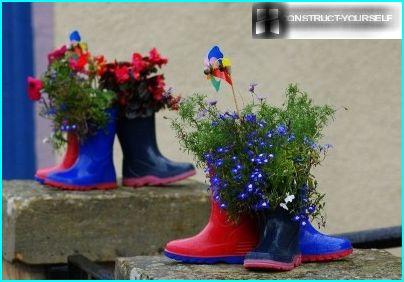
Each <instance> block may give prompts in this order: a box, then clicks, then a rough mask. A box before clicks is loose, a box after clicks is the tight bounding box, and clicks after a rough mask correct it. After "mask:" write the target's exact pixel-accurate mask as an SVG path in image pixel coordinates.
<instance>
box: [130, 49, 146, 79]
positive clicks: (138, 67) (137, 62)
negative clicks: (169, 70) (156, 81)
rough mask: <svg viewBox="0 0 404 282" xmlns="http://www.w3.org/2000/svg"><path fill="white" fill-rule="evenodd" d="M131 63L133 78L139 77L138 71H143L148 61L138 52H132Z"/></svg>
mask: <svg viewBox="0 0 404 282" xmlns="http://www.w3.org/2000/svg"><path fill="white" fill-rule="evenodd" d="M132 65H133V76H134V77H135V79H136V80H137V79H139V77H140V73H141V72H143V71H144V70H145V69H146V68H147V67H148V63H147V62H146V61H145V60H144V59H143V57H142V55H140V54H139V53H134V54H133V55H132Z"/></svg>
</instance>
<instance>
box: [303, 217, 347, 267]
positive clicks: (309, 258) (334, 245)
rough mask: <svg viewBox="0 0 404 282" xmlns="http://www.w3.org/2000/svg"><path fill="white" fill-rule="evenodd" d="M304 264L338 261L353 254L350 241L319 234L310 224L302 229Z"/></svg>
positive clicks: (307, 223)
mask: <svg viewBox="0 0 404 282" xmlns="http://www.w3.org/2000/svg"><path fill="white" fill-rule="evenodd" d="M299 237H300V250H301V252H302V262H319V261H330V260H337V259H341V258H343V257H346V256H348V255H349V254H351V253H352V245H351V242H349V240H347V239H344V238H338V237H333V236H329V235H325V234H322V233H320V232H318V231H317V230H316V229H315V228H314V227H313V226H312V225H311V224H310V222H308V221H307V222H306V224H305V225H304V226H301V227H300V236H299Z"/></svg>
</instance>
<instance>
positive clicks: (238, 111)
mask: <svg viewBox="0 0 404 282" xmlns="http://www.w3.org/2000/svg"><path fill="white" fill-rule="evenodd" d="M230 85H231V91H232V92H233V99H234V104H235V105H236V111H237V115H238V116H239V117H241V116H240V109H239V107H238V103H237V98H236V93H235V92H234V87H233V83H231V84H230Z"/></svg>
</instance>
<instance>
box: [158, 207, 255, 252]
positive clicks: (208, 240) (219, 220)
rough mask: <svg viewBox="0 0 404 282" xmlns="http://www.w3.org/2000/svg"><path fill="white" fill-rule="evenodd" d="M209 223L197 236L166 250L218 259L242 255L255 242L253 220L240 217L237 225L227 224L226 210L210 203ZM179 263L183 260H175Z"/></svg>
mask: <svg viewBox="0 0 404 282" xmlns="http://www.w3.org/2000/svg"><path fill="white" fill-rule="evenodd" d="M211 202H212V204H211V214H210V218H209V222H208V224H207V225H206V226H205V228H204V229H203V230H202V231H201V232H200V233H199V234H197V235H195V236H193V237H190V238H186V239H180V240H174V241H171V242H169V243H168V244H167V245H166V248H165V251H166V252H169V253H172V254H176V255H177V256H181V257H185V258H217V257H234V256H245V255H246V254H247V253H248V252H249V251H251V250H252V249H253V248H254V247H255V246H256V245H257V243H258V234H257V232H256V226H255V225H254V221H253V220H251V219H250V218H248V217H241V218H240V219H239V221H238V223H237V224H234V223H232V222H230V221H229V217H228V214H227V212H226V211H224V210H222V209H220V207H219V206H218V205H217V203H215V202H214V201H213V200H211ZM178 260H182V259H180V258H179V259H178Z"/></svg>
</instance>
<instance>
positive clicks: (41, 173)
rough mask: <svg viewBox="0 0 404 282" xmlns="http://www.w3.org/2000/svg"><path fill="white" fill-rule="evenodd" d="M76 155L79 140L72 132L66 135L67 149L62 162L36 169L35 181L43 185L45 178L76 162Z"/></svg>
mask: <svg viewBox="0 0 404 282" xmlns="http://www.w3.org/2000/svg"><path fill="white" fill-rule="evenodd" d="M78 154H79V140H78V138H77V135H76V134H75V133H73V132H69V133H68V134H67V149H66V153H65V155H64V157H63V160H62V162H61V163H60V164H58V165H56V166H53V167H47V168H41V169H38V170H37V171H36V173H35V180H36V181H38V182H39V183H41V184H44V182H45V178H46V177H47V176H48V175H49V174H51V173H54V172H58V171H62V170H66V169H69V168H70V167H71V166H72V165H73V164H74V163H75V162H76V160H77V156H78Z"/></svg>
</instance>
